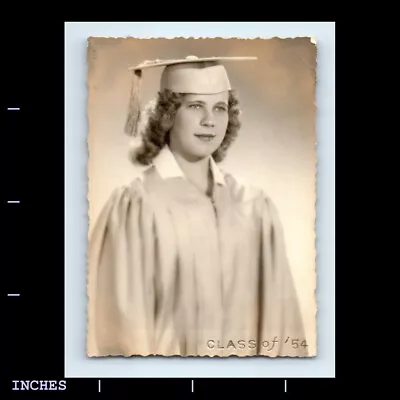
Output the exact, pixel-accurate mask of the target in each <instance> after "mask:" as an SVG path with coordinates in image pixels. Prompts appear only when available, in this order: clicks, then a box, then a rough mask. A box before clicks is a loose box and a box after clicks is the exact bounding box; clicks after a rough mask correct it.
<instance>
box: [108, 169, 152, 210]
mask: <svg viewBox="0 0 400 400" xmlns="http://www.w3.org/2000/svg"><path fill="white" fill-rule="evenodd" d="M146 196H147V194H146V188H145V184H144V179H143V176H137V177H135V178H133V179H132V180H131V181H128V182H127V183H124V184H121V185H119V186H117V187H115V188H114V189H113V190H112V191H111V194H110V196H109V198H108V201H107V203H108V204H109V205H112V206H115V205H117V204H119V203H121V202H126V201H129V202H132V201H142V200H144V199H145V198H146Z"/></svg>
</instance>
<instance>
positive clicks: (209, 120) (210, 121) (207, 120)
mask: <svg viewBox="0 0 400 400" xmlns="http://www.w3.org/2000/svg"><path fill="white" fill-rule="evenodd" d="M201 123H202V125H204V126H208V127H213V126H215V122H214V118H213V116H212V114H211V113H209V112H207V113H206V115H204V118H203V119H202V121H201Z"/></svg>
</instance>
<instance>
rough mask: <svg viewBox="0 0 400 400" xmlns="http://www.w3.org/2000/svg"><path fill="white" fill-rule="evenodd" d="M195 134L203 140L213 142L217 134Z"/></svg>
mask: <svg viewBox="0 0 400 400" xmlns="http://www.w3.org/2000/svg"><path fill="white" fill-rule="evenodd" d="M194 136H196V137H197V139H199V140H201V141H202V142H211V141H212V140H213V139H214V138H215V135H214V134H212V133H195V135H194Z"/></svg>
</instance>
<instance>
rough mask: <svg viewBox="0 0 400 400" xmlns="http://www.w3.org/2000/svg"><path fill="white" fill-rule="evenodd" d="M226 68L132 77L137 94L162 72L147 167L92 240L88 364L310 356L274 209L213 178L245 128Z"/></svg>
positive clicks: (177, 65) (143, 156) (114, 200)
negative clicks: (117, 359)
mask: <svg viewBox="0 0 400 400" xmlns="http://www.w3.org/2000/svg"><path fill="white" fill-rule="evenodd" d="M223 60H225V61H227V60H229V59H226V58H224V59H221V58H218V59H217V58H212V59H196V58H195V57H189V58H187V59H185V60H178V61H167V62H156V63H153V64H152V63H145V64H142V65H140V66H138V67H137V68H136V69H135V70H134V72H135V80H136V82H135V87H138V86H140V76H141V71H142V69H144V68H146V67H152V66H164V67H165V69H164V71H163V74H162V78H161V83H160V91H159V94H158V101H157V104H156V106H155V107H154V110H153V111H152V112H151V114H150V116H149V118H148V122H147V125H146V128H145V129H144V131H143V132H142V139H143V141H142V145H141V147H140V148H139V149H138V150H137V151H136V152H135V153H134V155H133V159H134V161H135V162H138V163H140V164H142V165H148V168H147V169H146V170H145V172H144V173H143V175H142V176H141V178H137V179H135V180H133V182H132V183H131V184H130V185H128V186H126V187H121V188H117V189H116V190H115V191H114V193H113V194H112V196H111V197H110V199H109V200H108V202H107V204H106V205H105V206H104V208H103V210H102V213H101V215H100V217H99V218H98V220H97V221H96V225H95V228H94V231H93V234H92V237H91V240H90V247H89V276H88V279H89V280H88V294H89V315H88V317H89V325H88V354H89V356H106V355H124V356H131V355H149V354H158V355H166V356H170V355H180V356H205V355H208V356H229V355H237V356H248V355H266V356H305V355H307V347H306V338H305V337H304V331H303V324H302V318H301V315H300V312H299V306H298V302H297V298H296V292H295V289H294V285H293V282H292V277H291V274H290V268H289V265H288V260H287V256H286V253H285V245H284V239H283V231H282V227H281V224H280V221H279V218H278V214H277V210H276V208H275V206H274V204H273V203H272V201H271V199H270V198H269V197H268V196H267V195H266V194H265V193H264V192H263V191H262V190H260V189H257V188H253V187H251V186H249V185H246V184H243V183H241V182H239V181H238V180H237V179H235V177H234V176H232V175H230V174H229V173H227V172H225V171H222V170H221V169H220V168H219V167H218V163H219V162H220V161H222V160H223V159H224V158H225V157H226V155H227V151H228V149H229V147H230V146H231V144H232V143H233V141H234V139H235V138H236V136H237V134H238V131H239V127H240V121H239V108H238V99H237V97H236V95H235V94H234V92H233V91H232V88H231V85H230V82H229V78H228V75H227V72H226V70H225V67H224V66H223V65H222V64H221V61H223ZM234 60H236V59H234ZM132 99H133V100H132V103H131V108H130V110H131V111H132V113H135V112H136V116H133V117H132V115H131V116H130V118H129V119H128V122H129V123H128V128H129V127H130V128H131V129H130V133H131V132H132V130H133V131H134V132H135V130H136V129H137V128H136V126H137V125H136V124H137V117H138V115H137V110H138V107H137V100H138V93H136V92H134V93H133V96H132ZM128 130H129V129H128Z"/></svg>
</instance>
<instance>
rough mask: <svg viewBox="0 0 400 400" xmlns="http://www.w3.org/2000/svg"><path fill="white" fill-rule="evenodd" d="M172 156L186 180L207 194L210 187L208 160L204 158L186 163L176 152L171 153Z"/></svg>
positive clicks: (210, 176)
mask: <svg viewBox="0 0 400 400" xmlns="http://www.w3.org/2000/svg"><path fill="white" fill-rule="evenodd" d="M173 154H174V156H175V158H176V161H177V163H178V164H179V166H180V167H181V169H182V171H183V173H184V174H185V176H186V177H187V179H188V180H189V181H191V182H192V183H193V184H194V185H196V186H197V187H198V188H199V189H200V190H201V191H202V192H204V193H208V192H209V191H210V186H211V185H212V175H211V171H210V161H209V158H208V157H205V158H202V159H199V160H196V161H188V160H187V159H186V158H184V157H183V156H182V155H181V154H179V153H177V152H173Z"/></svg>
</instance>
